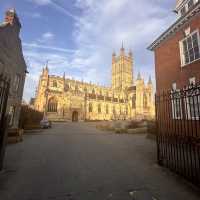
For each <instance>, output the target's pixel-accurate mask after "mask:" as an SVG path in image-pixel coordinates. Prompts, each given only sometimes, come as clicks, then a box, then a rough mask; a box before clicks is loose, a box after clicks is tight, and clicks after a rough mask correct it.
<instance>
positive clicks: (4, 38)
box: [0, 10, 26, 128]
mask: <svg viewBox="0 0 200 200" xmlns="http://www.w3.org/2000/svg"><path fill="white" fill-rule="evenodd" d="M8 12H9V11H8ZM11 12H14V11H13V10H12V11H11ZM20 28H21V24H20V22H19V20H18V17H17V15H16V13H14V18H13V21H12V23H8V22H3V23H2V24H0V50H1V51H0V74H3V75H4V76H7V77H9V79H10V92H9V98H8V106H7V113H9V114H10V118H11V122H10V125H11V126H12V127H14V128H17V127H18V122H19V115H20V107H21V101H22V95H23V89H24V81H25V75H26V64H25V61H24V57H23V53H22V46H21V40H20V38H19V32H20Z"/></svg>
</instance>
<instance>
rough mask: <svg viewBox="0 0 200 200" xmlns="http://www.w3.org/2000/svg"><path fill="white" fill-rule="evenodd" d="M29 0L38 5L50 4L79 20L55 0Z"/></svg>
mask: <svg viewBox="0 0 200 200" xmlns="http://www.w3.org/2000/svg"><path fill="white" fill-rule="evenodd" d="M28 1H29V2H32V3H35V4H37V5H39V6H47V5H48V6H51V7H52V8H54V9H56V10H57V11H59V12H61V13H62V14H64V15H67V16H68V17H70V18H72V19H73V20H79V18H78V17H77V16H76V15H73V14H72V13H71V12H69V11H68V10H67V9H66V8H65V7H63V6H62V5H61V4H59V3H58V1H57V0H28Z"/></svg>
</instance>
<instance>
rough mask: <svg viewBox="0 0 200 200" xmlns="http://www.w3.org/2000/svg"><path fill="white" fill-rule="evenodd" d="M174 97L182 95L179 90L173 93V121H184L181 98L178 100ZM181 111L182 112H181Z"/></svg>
mask: <svg viewBox="0 0 200 200" xmlns="http://www.w3.org/2000/svg"><path fill="white" fill-rule="evenodd" d="M174 95H180V94H179V93H178V90H176V92H175V93H174V92H172V93H171V98H172V99H171V104H172V118H173V119H183V109H182V101H181V98H176V97H174ZM179 109H180V110H179Z"/></svg>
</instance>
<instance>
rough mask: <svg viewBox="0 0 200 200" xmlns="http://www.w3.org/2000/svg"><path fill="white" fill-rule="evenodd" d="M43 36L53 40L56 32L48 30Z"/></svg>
mask: <svg viewBox="0 0 200 200" xmlns="http://www.w3.org/2000/svg"><path fill="white" fill-rule="evenodd" d="M42 38H44V39H47V40H52V39H53V38H54V34H53V33H51V32H46V33H44V34H43V35H42Z"/></svg>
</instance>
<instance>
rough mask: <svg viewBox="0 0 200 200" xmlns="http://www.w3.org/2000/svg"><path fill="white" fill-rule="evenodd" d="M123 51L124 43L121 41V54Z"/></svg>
mask: <svg viewBox="0 0 200 200" xmlns="http://www.w3.org/2000/svg"><path fill="white" fill-rule="evenodd" d="M124 51H125V49H124V42H123V41H122V47H121V53H124Z"/></svg>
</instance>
